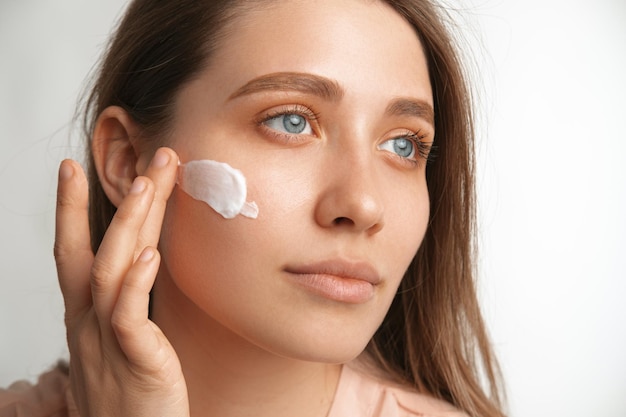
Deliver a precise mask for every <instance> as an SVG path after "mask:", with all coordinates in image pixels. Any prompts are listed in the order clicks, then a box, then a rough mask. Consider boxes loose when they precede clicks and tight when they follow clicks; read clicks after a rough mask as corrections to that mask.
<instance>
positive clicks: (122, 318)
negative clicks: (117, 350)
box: [111, 309, 135, 338]
mask: <svg viewBox="0 0 626 417" xmlns="http://www.w3.org/2000/svg"><path fill="white" fill-rule="evenodd" d="M111 327H112V328H113V331H114V332H115V334H116V335H117V337H118V338H128V337H130V336H132V335H133V333H134V330H135V329H134V325H133V323H132V320H131V319H130V317H129V316H128V315H127V314H125V313H124V312H121V311H120V310H119V309H116V310H115V311H113V314H112V315H111Z"/></svg>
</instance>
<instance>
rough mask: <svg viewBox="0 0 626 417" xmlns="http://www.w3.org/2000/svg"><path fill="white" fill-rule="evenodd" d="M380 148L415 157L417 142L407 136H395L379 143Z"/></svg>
mask: <svg viewBox="0 0 626 417" xmlns="http://www.w3.org/2000/svg"><path fill="white" fill-rule="evenodd" d="M378 149H380V150H383V151H388V152H393V153H395V154H397V155H398V156H401V157H403V158H407V159H415V143H413V141H412V140H410V139H407V138H405V137H404V138H403V137H400V138H393V139H389V140H386V141H384V142H383V143H381V144H380V145H378Z"/></svg>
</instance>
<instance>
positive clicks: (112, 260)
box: [91, 177, 154, 329]
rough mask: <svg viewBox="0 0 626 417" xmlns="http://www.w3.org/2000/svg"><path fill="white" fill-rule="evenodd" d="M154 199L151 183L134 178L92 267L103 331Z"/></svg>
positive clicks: (96, 302)
mask: <svg viewBox="0 0 626 417" xmlns="http://www.w3.org/2000/svg"><path fill="white" fill-rule="evenodd" d="M153 198H154V184H153V183H152V181H151V180H150V179H149V178H146V177H137V178H135V181H134V182H133V185H132V186H131V188H130V191H129V193H128V195H127V196H126V197H125V198H124V200H123V201H122V203H121V204H120V205H119V207H118V209H117V211H116V213H115V216H113V219H112V220H111V224H110V225H109V228H108V229H107V231H106V233H105V235H104V238H103V239H102V243H101V244H100V248H99V249H98V253H97V254H96V257H95V259H94V261H93V266H92V268H91V294H92V298H93V305H94V308H95V310H96V314H97V316H98V320H99V322H100V326H101V328H102V329H105V328H110V320H111V313H112V311H113V307H114V305H115V302H116V300H117V297H118V294H119V290H120V286H121V284H122V281H123V278H124V276H126V273H127V272H128V270H129V269H130V267H131V265H132V263H133V259H134V252H135V247H136V245H137V238H138V236H139V231H140V230H141V228H142V226H143V224H144V222H145V220H146V217H147V216H148V211H149V210H150V206H151V205H152V201H153Z"/></svg>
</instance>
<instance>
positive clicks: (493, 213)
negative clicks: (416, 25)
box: [0, 0, 626, 417]
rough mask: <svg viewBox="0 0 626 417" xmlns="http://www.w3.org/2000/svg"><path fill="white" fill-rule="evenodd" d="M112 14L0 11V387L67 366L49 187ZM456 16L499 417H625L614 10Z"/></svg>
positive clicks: (625, 232) (620, 3)
mask: <svg viewBox="0 0 626 417" xmlns="http://www.w3.org/2000/svg"><path fill="white" fill-rule="evenodd" d="M123 3H124V2H123V1H121V0H97V1H96V0H91V1H89V2H85V1H80V0H55V1H54V2H52V1H43V0H21V1H19V2H18V1H11V2H10V1H8V0H0V190H1V192H0V236H1V237H0V386H6V385H8V384H9V383H10V382H11V381H14V380H16V379H21V378H26V379H30V380H31V381H33V380H34V379H35V378H36V375H37V374H39V373H40V372H42V371H43V370H44V369H45V368H47V367H48V366H50V365H51V364H52V363H53V362H55V361H56V360H57V359H58V358H60V357H65V356H66V349H65V340H64V328H63V311H62V310H63V309H62V300H61V297H60V292H59V290H58V289H57V283H56V276H55V270H54V262H53V259H52V244H53V234H54V199H55V187H56V169H57V166H58V163H59V161H60V160H61V159H62V158H64V157H75V158H80V157H81V155H82V147H81V146H80V144H79V140H78V138H77V137H74V138H73V139H70V136H71V135H70V130H71V129H70V126H71V118H72V115H73V110H74V104H75V102H76V98H77V96H78V93H79V91H80V88H81V85H82V83H83V81H84V79H85V77H86V75H87V73H88V71H89V69H90V67H91V66H92V65H93V63H94V62H95V60H96V58H97V56H98V55H99V53H100V51H101V48H102V46H103V44H104V42H105V40H106V38H107V34H108V32H109V30H110V28H111V27H112V23H113V21H114V20H115V18H116V16H117V15H118V13H119V12H120V9H121V8H122V6H123ZM460 3H461V2H457V3H456V4H460ZM458 7H460V6H458ZM462 7H463V10H461V14H462V15H463V16H464V19H462V20H461V22H460V26H461V30H462V31H464V32H465V33H466V35H467V36H468V38H469V42H470V43H471V44H472V53H471V56H472V57H473V61H475V64H476V65H475V67H477V68H478V70H477V71H475V73H476V74H475V76H476V77H477V80H479V81H477V83H476V85H477V86H479V88H478V89H479V111H480V126H479V146H478V156H479V163H478V169H479V191H480V195H479V198H480V217H481V233H480V237H479V240H480V245H481V263H480V270H481V273H480V289H481V292H480V294H481V299H482V302H483V307H484V311H485V315H486V318H487V322H488V325H489V328H490V331H491V334H492V336H493V340H494V343H495V346H496V349H497V351H498V354H499V356H500V359H501V363H502V367H503V370H504V373H505V376H506V379H507V383H508V391H509V402H510V411H511V415H512V416H519V417H521V416H534V417H541V416H546V417H547V416H550V417H552V416H570V417H576V416H580V417H582V416H603V417H624V416H626V302H625V300H624V298H625V297H626V250H625V249H626V220H625V217H626V168H625V167H624V165H625V163H626V144H625V143H626V133H625V131H626V2H625V1H624V0H596V1H593V2H592V1H589V0H585V1H582V0H527V1H523V2H522V1H515V0H499V1H496V0H482V1H478V0H474V1H471V2H464V3H463V6H462ZM74 136H75V135H74Z"/></svg>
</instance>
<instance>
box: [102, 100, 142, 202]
mask: <svg viewBox="0 0 626 417" xmlns="http://www.w3.org/2000/svg"><path fill="white" fill-rule="evenodd" d="M138 135H139V128H138V126H137V124H136V122H135V121H134V120H133V119H132V118H131V117H130V115H129V114H128V113H127V112H126V110H124V109H122V108H121V107H118V106H111V107H107V108H106V109H104V111H103V112H102V113H101V114H100V116H99V117H98V119H97V120H96V125H95V127H94V131H93V138H92V141H91V152H92V154H93V158H94V163H95V168H96V171H97V173H98V178H99V179H100V183H101V184H102V188H103V189H104V192H105V193H106V195H107V197H108V198H109V200H111V202H112V203H113V205H114V206H115V207H118V206H119V205H120V203H121V202H122V200H123V199H124V197H125V196H126V195H127V194H128V190H129V189H130V187H131V185H132V183H133V180H134V179H135V177H137V162H138V160H139V155H140V152H139V149H138V148H137V139H138Z"/></svg>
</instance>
